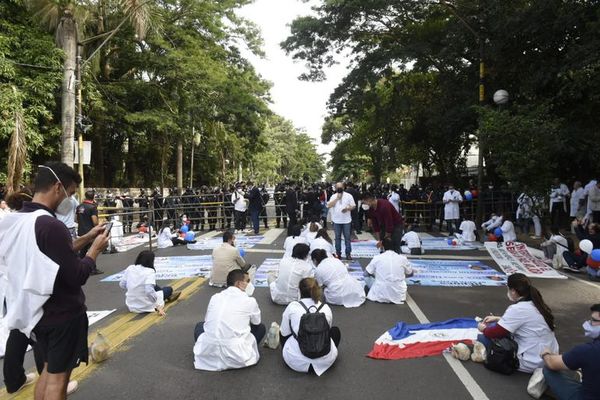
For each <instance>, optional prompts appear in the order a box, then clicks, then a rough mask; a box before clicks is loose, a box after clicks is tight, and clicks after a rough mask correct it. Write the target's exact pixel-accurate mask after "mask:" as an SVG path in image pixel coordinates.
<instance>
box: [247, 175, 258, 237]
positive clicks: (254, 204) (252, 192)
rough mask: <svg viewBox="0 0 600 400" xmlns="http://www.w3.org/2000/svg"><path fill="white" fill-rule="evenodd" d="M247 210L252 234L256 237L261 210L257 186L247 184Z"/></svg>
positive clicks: (250, 183)
mask: <svg viewBox="0 0 600 400" xmlns="http://www.w3.org/2000/svg"><path fill="white" fill-rule="evenodd" d="M247 197H248V209H249V210H250V219H251V220H252V228H253V229H254V234H255V235H258V233H259V230H260V219H259V218H260V210H261V209H262V196H261V194H260V190H259V189H258V187H257V186H254V184H253V183H252V182H248V194H247Z"/></svg>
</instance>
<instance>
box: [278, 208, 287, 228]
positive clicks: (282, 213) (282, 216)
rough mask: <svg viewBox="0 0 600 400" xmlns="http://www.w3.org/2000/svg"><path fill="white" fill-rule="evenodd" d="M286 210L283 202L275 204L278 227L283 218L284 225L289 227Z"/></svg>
mask: <svg viewBox="0 0 600 400" xmlns="http://www.w3.org/2000/svg"><path fill="white" fill-rule="evenodd" d="M286 215H287V214H286V212H285V210H284V208H283V206H282V205H281V204H277V205H275V222H276V224H277V227H278V228H279V226H280V225H281V221H282V220H283V227H284V228H287V216H286Z"/></svg>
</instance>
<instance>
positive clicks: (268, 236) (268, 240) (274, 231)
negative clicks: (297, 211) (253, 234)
mask: <svg viewBox="0 0 600 400" xmlns="http://www.w3.org/2000/svg"><path fill="white" fill-rule="evenodd" d="M284 231H285V229H283V228H271V229H269V230H268V231H266V232H265V235H264V236H265V237H264V238H263V240H261V241H260V243H259V244H272V243H273V242H274V241H275V240H277V238H278V237H279V235H281V234H282V233H283V232H284Z"/></svg>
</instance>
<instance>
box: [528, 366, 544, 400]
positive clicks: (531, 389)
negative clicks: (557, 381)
mask: <svg viewBox="0 0 600 400" xmlns="http://www.w3.org/2000/svg"><path fill="white" fill-rule="evenodd" d="M546 389H548V385H547V384H546V380H545V379H544V373H543V370H542V368H537V369H536V370H535V371H533V375H531V378H530V379H529V383H528V384H527V393H529V395H530V396H531V397H533V398H534V399H539V398H540V397H542V395H543V394H544V392H545V391H546Z"/></svg>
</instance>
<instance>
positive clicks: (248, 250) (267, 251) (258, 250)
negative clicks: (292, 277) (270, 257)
mask: <svg viewBox="0 0 600 400" xmlns="http://www.w3.org/2000/svg"><path fill="white" fill-rule="evenodd" d="M246 253H267V254H283V253H285V250H271V249H246Z"/></svg>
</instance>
